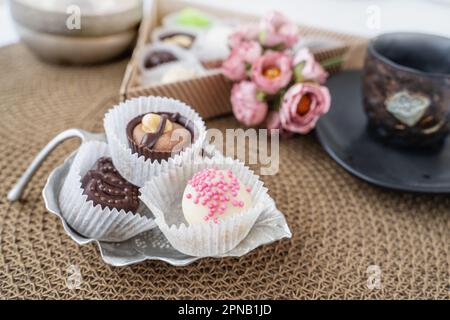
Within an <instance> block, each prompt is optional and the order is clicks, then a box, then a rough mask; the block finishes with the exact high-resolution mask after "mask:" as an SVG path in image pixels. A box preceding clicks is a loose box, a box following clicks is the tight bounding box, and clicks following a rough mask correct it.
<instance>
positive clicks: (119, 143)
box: [103, 96, 206, 187]
mask: <svg viewBox="0 0 450 320" xmlns="http://www.w3.org/2000/svg"><path fill="white" fill-rule="evenodd" d="M149 112H172V113H176V112H178V113H179V114H180V115H182V116H184V117H185V118H187V119H188V120H189V121H191V122H192V123H193V124H194V127H195V131H196V132H195V133H194V140H193V141H194V142H193V143H192V144H191V146H189V147H188V148H186V149H184V150H183V151H181V152H180V153H178V154H176V155H174V156H172V157H170V158H169V159H167V160H160V161H157V160H151V159H145V157H144V156H140V155H139V154H137V153H133V151H132V150H131V148H130V146H129V144H128V140H127V135H126V127H127V124H128V122H130V120H132V119H134V118H135V117H137V116H139V115H142V114H145V113H149ZM103 124H104V128H105V132H106V137H107V139H108V145H109V150H110V152H111V157H112V160H113V163H114V166H115V167H116V169H117V170H118V171H119V172H120V174H121V175H122V177H124V178H125V179H126V180H127V181H129V182H131V183H132V184H134V185H136V186H138V187H142V186H144V184H145V183H146V182H147V181H148V180H150V179H151V178H153V177H155V176H158V175H159V174H161V173H164V172H167V171H169V170H171V169H173V168H175V167H177V166H180V165H181V164H183V163H186V162H189V159H191V158H192V157H193V156H194V155H196V154H199V153H200V152H201V149H202V147H203V143H204V141H205V138H206V127H205V122H204V121H203V120H202V118H201V117H200V116H199V114H198V113H197V112H196V111H195V110H194V109H192V108H191V107H189V106H188V105H186V104H185V103H183V102H181V101H178V100H175V99H171V98H164V97H153V96H150V97H139V98H134V99H131V100H127V101H125V102H122V103H120V104H118V105H116V106H115V107H113V108H112V109H110V110H109V111H108V112H107V113H106V115H105V118H104V119H103Z"/></svg>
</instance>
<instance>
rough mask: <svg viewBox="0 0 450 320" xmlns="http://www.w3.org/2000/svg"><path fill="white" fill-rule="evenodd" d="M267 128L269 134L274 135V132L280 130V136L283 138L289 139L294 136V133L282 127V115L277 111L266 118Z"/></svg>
mask: <svg viewBox="0 0 450 320" xmlns="http://www.w3.org/2000/svg"><path fill="white" fill-rule="evenodd" d="M265 123H266V128H267V129H268V130H269V133H270V134H272V133H273V130H275V129H278V130H280V131H279V132H280V136H281V137H282V138H289V137H291V136H292V135H293V133H292V132H289V131H286V130H284V129H283V128H282V127H281V120H280V113H279V112H276V111H270V112H269V114H268V115H267V118H266V122H265Z"/></svg>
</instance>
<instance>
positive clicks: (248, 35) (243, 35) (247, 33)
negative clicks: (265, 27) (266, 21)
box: [228, 23, 259, 48]
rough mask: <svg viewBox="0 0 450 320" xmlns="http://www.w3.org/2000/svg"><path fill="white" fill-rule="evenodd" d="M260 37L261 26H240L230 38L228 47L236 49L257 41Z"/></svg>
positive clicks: (251, 24) (250, 24)
mask: <svg viewBox="0 0 450 320" xmlns="http://www.w3.org/2000/svg"><path fill="white" fill-rule="evenodd" d="M258 36H259V26H258V25H257V24H254V23H249V24H244V25H241V26H239V27H238V28H237V29H236V31H234V32H233V33H232V34H231V35H230V36H229V37H228V46H229V47H230V48H234V47H237V46H239V45H240V44H241V43H243V42H247V41H257V40H258Z"/></svg>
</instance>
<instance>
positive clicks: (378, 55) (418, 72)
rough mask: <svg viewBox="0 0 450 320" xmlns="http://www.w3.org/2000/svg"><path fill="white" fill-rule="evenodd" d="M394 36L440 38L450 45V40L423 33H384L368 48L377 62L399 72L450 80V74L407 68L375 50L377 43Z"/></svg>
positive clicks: (371, 42)
mask: <svg viewBox="0 0 450 320" xmlns="http://www.w3.org/2000/svg"><path fill="white" fill-rule="evenodd" d="M394 35H416V36H426V37H432V38H440V39H443V40H446V41H449V43H450V38H447V37H444V36H441V35H435V34H429V33H421V32H388V33H383V34H380V35H378V36H377V37H375V38H374V39H372V40H371V41H370V42H369V44H368V46H367V50H368V52H369V53H370V54H371V55H372V56H373V57H375V58H376V59H377V60H380V61H382V62H383V63H385V64H387V65H389V66H391V67H393V68H395V69H397V70H402V71H406V72H409V73H413V74H416V75H420V76H423V77H437V78H450V73H438V72H426V71H421V70H418V69H416V68H412V67H407V66H405V65H402V64H399V63H397V62H394V61H392V60H391V59H389V58H387V57H386V56H385V55H383V54H382V53H380V52H379V51H378V50H377V49H375V44H376V42H377V41H380V40H382V39H383V38H387V37H391V36H394Z"/></svg>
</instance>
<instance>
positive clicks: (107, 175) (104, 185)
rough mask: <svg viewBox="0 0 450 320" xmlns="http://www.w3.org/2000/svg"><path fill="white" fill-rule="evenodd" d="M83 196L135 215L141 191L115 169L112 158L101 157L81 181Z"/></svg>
mask: <svg viewBox="0 0 450 320" xmlns="http://www.w3.org/2000/svg"><path fill="white" fill-rule="evenodd" d="M81 187H82V188H83V194H84V195H87V200H88V201H89V200H92V202H93V203H94V206H96V205H98V204H99V205H100V206H101V207H102V209H105V208H106V207H108V208H110V209H113V208H116V209H117V210H124V211H126V212H129V211H131V212H133V213H135V212H136V211H137V209H138V207H139V198H138V196H139V189H138V188H137V187H136V186H135V185H132V184H131V183H129V182H128V181H126V180H125V179H124V178H123V177H122V176H121V175H120V173H119V172H118V171H117V169H116V168H115V167H114V165H113V162H112V160H111V158H108V157H101V158H100V159H98V160H97V162H96V163H95V164H94V165H93V167H92V168H91V169H90V170H89V171H88V172H87V173H86V174H85V175H84V177H83V178H82V179H81Z"/></svg>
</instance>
